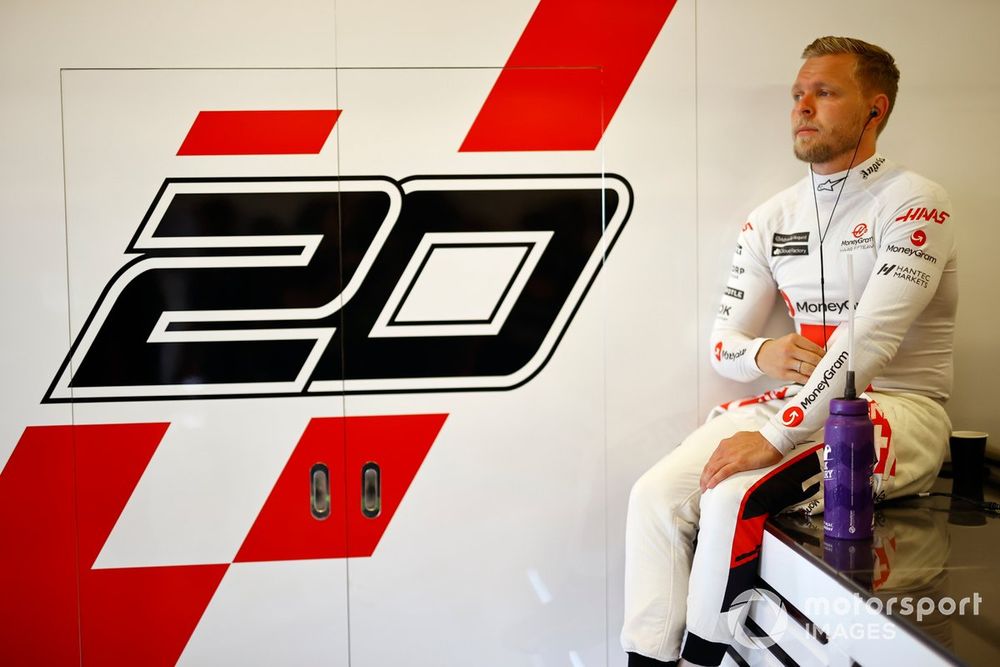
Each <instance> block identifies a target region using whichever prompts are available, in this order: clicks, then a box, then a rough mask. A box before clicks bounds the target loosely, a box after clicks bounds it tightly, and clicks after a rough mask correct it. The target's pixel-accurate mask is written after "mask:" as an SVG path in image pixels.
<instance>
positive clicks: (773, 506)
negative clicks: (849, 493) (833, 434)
mask: <svg viewBox="0 0 1000 667" xmlns="http://www.w3.org/2000/svg"><path fill="white" fill-rule="evenodd" d="M821 455H822V446H821V445H817V444H814V445H803V446H800V447H797V448H796V449H794V450H792V451H791V452H789V453H788V454H787V455H786V456H785V457H784V458H783V459H782V460H781V462H779V463H778V464H776V465H775V466H772V467H771V468H766V469H761V470H752V471H748V472H743V473H738V474H736V475H733V476H732V477H729V478H727V479H725V480H723V481H722V482H721V483H720V484H719V485H717V486H716V487H715V488H714V489H710V490H708V491H706V492H705V493H704V494H702V496H701V503H700V510H701V512H700V513H701V530H700V532H699V534H698V548H697V550H696V551H695V554H694V562H693V564H692V568H691V575H690V588H689V593H688V599H687V630H688V636H687V639H686V641H685V643H684V651H683V657H684V659H685V660H688V661H690V662H692V663H694V664H698V665H718V664H719V663H720V662H721V661H722V657H723V654H724V653H725V650H726V647H727V646H728V645H729V644H730V643H731V642H732V639H733V632H732V629H731V628H730V627H729V624H728V623H727V619H726V616H725V612H726V611H728V609H729V607H730V606H731V605H732V603H733V600H734V599H735V598H736V597H737V596H739V595H740V594H741V593H743V592H745V591H747V590H750V589H751V588H753V587H754V584H755V583H756V581H757V573H758V569H759V567H758V566H759V563H758V558H759V556H760V545H761V541H762V540H763V535H764V522H765V521H766V520H767V517H768V516H770V515H772V514H776V513H778V512H780V511H781V510H783V509H785V508H786V507H789V506H791V505H795V504H799V503H802V502H805V501H806V500H808V499H809V498H810V497H812V496H814V495H817V494H818V493H820V490H821V487H822V467H821V460H820V457H821Z"/></svg>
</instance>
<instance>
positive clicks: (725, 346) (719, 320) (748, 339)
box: [710, 217, 777, 382]
mask: <svg viewBox="0 0 1000 667" xmlns="http://www.w3.org/2000/svg"><path fill="white" fill-rule="evenodd" d="M762 239H763V236H762V233H761V228H760V225H759V224H758V223H757V222H756V221H755V220H754V218H753V217H751V219H750V220H749V221H748V222H746V223H745V224H744V225H743V230H742V231H741V232H740V236H739V239H738V241H737V244H736V250H735V252H734V253H733V263H732V266H731V267H730V269H729V276H728V280H727V282H726V287H725V289H724V290H723V292H722V299H721V302H720V304H719V310H718V312H717V313H716V316H715V323H714V325H713V326H712V335H711V338H710V345H711V350H710V352H711V363H712V368H714V369H715V370H716V371H717V372H718V373H719V374H720V375H722V376H724V377H727V378H730V379H732V380H739V381H741V382H750V381H752V380H756V379H757V378H759V377H761V376H762V375H763V372H761V370H760V369H759V368H758V367H757V362H756V357H757V352H758V351H759V350H760V346H761V345H763V344H764V342H765V341H767V340H768V339H767V338H760V337H759V336H758V334H759V333H760V331H761V330H762V329H763V327H764V324H765V322H766V321H767V318H768V315H769V314H770V312H771V308H772V307H773V306H774V295H775V290H776V289H777V287H776V286H775V283H774V278H773V277H772V275H771V268H770V266H769V265H768V263H767V261H766V255H765V254H764V248H763V243H762Z"/></svg>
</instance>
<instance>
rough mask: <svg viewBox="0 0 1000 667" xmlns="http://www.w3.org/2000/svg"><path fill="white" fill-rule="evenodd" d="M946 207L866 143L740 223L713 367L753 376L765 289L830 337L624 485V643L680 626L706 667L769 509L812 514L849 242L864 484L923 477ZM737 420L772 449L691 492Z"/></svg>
mask: <svg viewBox="0 0 1000 667" xmlns="http://www.w3.org/2000/svg"><path fill="white" fill-rule="evenodd" d="M845 176H846V180H845ZM841 187H843V193H842V194H841V196H840V201H839V203H837V204H836V209H835V214H834V216H833V218H832V221H831V222H829V226H827V223H828V221H830V220H831V217H830V216H831V211H832V210H833V209H834V205H835V204H834V203H835V201H836V199H837V196H838V193H839V190H840V188H841ZM814 189H815V196H816V199H815V200H814V197H813V195H814ZM817 208H818V213H817V210H816V209H817ZM950 210H951V207H950V202H949V201H948V197H947V194H946V193H945V192H944V190H943V189H942V188H941V187H940V186H938V185H937V184H935V183H933V182H931V181H928V180H927V179H925V178H923V177H921V176H919V175H917V174H914V173H913V172H910V171H907V170H905V169H903V168H901V167H899V166H897V165H895V164H893V163H892V162H889V161H888V160H886V159H885V158H884V157H882V156H881V155H878V154H876V155H874V156H872V157H871V158H870V159H868V160H866V161H865V162H863V163H861V164H859V165H857V166H855V167H854V168H853V169H851V170H850V173H849V175H848V174H847V173H845V172H841V173H838V174H833V175H829V176H819V175H807V176H806V177H805V178H804V179H803V180H801V181H799V182H798V183H796V184H795V185H794V186H792V187H791V188H789V189H787V190H785V191H783V192H781V193H779V194H778V195H776V196H775V197H773V198H771V199H770V200H769V201H767V202H766V203H765V204H763V205H762V206H760V207H759V208H757V209H756V210H755V211H754V212H753V213H752V214H751V215H750V217H749V219H748V220H747V221H746V223H744V225H743V227H742V231H741V233H740V236H739V240H738V243H737V246H736V252H735V255H734V256H733V265H732V269H731V274H730V277H729V281H728V284H727V286H726V288H725V292H724V294H723V297H722V302H721V305H720V308H719V313H718V316H717V318H716V321H715V326H714V328H713V331H712V339H711V346H712V349H711V354H712V365H713V367H714V368H715V369H716V370H717V371H718V372H719V373H721V374H722V375H724V376H726V377H729V378H733V379H737V380H743V381H750V380H755V379H757V378H759V377H761V376H762V375H763V373H762V372H761V371H760V369H759V368H758V367H757V365H756V361H755V359H756V355H757V352H758V350H759V349H760V346H761V345H762V344H763V343H764V342H765V340H767V339H765V338H760V337H758V334H759V332H760V330H761V329H762V328H763V326H764V323H765V321H766V320H767V318H768V316H769V314H770V311H771V307H772V305H773V303H774V293H775V290H779V291H780V293H781V295H782V297H783V298H784V300H785V303H786V305H787V307H788V311H789V314H790V315H791V316H792V318H793V319H794V321H795V327H796V330H797V331H798V332H799V333H800V334H802V335H803V336H805V337H807V338H810V339H811V340H813V341H814V342H816V343H818V344H820V345H822V344H823V342H824V338H828V342H827V352H826V354H825V355H824V357H823V359H822V361H821V362H820V364H819V366H818V367H817V368H816V369H815V371H813V373H812V375H811V376H810V378H809V381H808V382H807V383H806V384H805V385H804V386H799V385H792V386H789V387H784V388H781V389H778V390H776V391H771V392H767V393H766V394H763V395H762V396H758V397H754V398H750V399H745V400H742V401H733V402H730V403H727V404H723V405H721V406H719V407H718V408H716V409H715V410H713V412H712V414H711V415H710V417H709V420H708V421H707V422H706V423H705V424H704V425H703V426H702V427H700V428H699V429H698V430H696V431H695V432H694V433H692V434H691V435H690V436H689V437H688V438H687V439H685V440H684V442H683V443H681V444H680V445H679V446H678V447H677V448H676V449H675V450H674V451H672V452H671V453H670V454H669V455H667V456H666V457H665V458H664V459H663V460H661V461H660V462H659V463H657V464H656V465H655V466H653V467H652V468H651V469H650V470H649V471H648V472H647V473H646V474H645V475H643V476H642V477H641V478H640V479H639V481H638V482H636V484H635V487H634V488H633V490H632V494H631V496H630V498H629V508H628V520H627V526H626V558H625V624H624V627H623V629H622V645H623V647H624V648H625V650H626V651H628V652H631V653H637V654H640V655H643V656H647V657H651V658H654V659H657V660H663V661H670V660H676V659H677V658H678V656H679V655H680V653H681V641H682V638H683V637H684V635H685V630H687V638H686V640H685V642H684V651H683V655H684V657H685V658H686V659H688V660H690V661H691V662H694V663H697V664H706V665H707V664H718V661H720V660H721V658H722V652H723V651H724V650H725V646H726V645H728V644H729V643H730V642H731V641H732V631H731V629H730V628H729V627H728V623H727V616H726V615H725V613H724V612H725V611H726V610H728V609H729V606H730V604H731V603H732V602H733V600H734V599H735V598H736V597H737V596H738V595H739V594H740V593H742V592H744V591H746V590H748V589H749V588H752V587H753V584H754V581H755V579H756V573H757V565H758V564H757V558H758V556H759V552H760V544H761V540H762V537H763V529H764V522H765V520H766V518H767V516H768V515H770V514H774V513H777V512H780V511H782V510H789V509H799V510H804V511H808V512H819V511H822V483H821V482H822V461H821V455H822V442H821V441H822V437H823V436H822V429H823V424H824V422H825V420H826V418H827V415H828V412H829V403H830V400H831V399H832V398H836V397H839V396H842V395H843V393H844V388H845V384H846V370H847V357H848V340H847V338H848V337H847V326H846V322H847V313H848V308H847V302H848V285H847V256H848V254H850V255H851V256H852V258H853V275H854V294H855V295H859V298H858V301H857V304H856V309H855V345H854V357H855V358H854V359H853V362H852V364H851V366H852V367H853V369H854V371H855V373H856V384H857V386H858V388H859V390H860V389H863V388H865V387H867V391H866V392H865V394H864V397H865V398H867V399H868V400H869V412H870V414H871V416H872V420H873V422H874V423H875V447H876V450H877V452H876V453H877V455H878V463H877V464H876V467H875V493H876V497H877V498H878V499H881V498H885V497H893V496H899V495H906V494H909V493H914V492H918V491H924V490H927V489H928V488H930V485H931V483H932V482H933V479H934V477H935V476H936V475H937V472H938V469H939V468H940V465H941V461H942V458H943V456H944V451H945V446H946V443H947V441H948V435H949V433H950V430H951V424H950V422H949V420H948V417H947V415H946V414H945V412H944V409H943V408H942V407H941V405H942V403H943V402H944V401H945V400H946V399H947V398H948V396H949V394H950V392H951V385H952V356H951V352H952V337H953V332H954V321H955V310H956V305H957V290H958V282H957V272H956V265H957V258H956V250H955V243H954V235H953V232H952V224H953V223H952V221H951V219H950V215H951V214H950V212H949V211H950ZM817 217H818V218H819V227H820V228H821V229H822V230H823V233H822V234H820V232H819V230H817ZM821 245H822V253H823V256H822V257H823V273H824V274H825V299H824V298H823V295H822V294H821V289H820V248H821ZM824 311H825V315H826V328H825V329H824V325H823V314H824ZM841 324H843V325H844V326H840V325H841ZM737 431H760V433H761V434H762V435H763V436H764V437H765V438H766V439H767V440H768V442H770V443H771V444H772V445H774V447H775V448H777V449H778V450H779V451H780V452H781V453H782V454H783V455H784V457H783V458H782V460H781V461H780V462H779V463H778V464H777V465H775V466H772V467H770V468H764V469H760V470H753V471H748V472H743V473H738V474H736V475H733V476H732V477H730V478H728V479H726V480H724V481H723V482H721V483H720V484H718V485H717V486H716V487H715V488H714V489H711V490H708V491H706V492H705V493H701V491H700V489H699V479H700V476H701V472H702V469H703V467H704V466H705V464H706V463H707V462H708V459H709V457H710V456H711V455H712V453H713V452H714V450H715V448H716V447H717V446H718V444H719V442H720V441H721V440H723V439H725V438H727V437H729V436H731V435H732V434H734V433H735V432H737ZM699 529H700V530H699ZM696 535H697V549H695V547H694V541H695V536H696Z"/></svg>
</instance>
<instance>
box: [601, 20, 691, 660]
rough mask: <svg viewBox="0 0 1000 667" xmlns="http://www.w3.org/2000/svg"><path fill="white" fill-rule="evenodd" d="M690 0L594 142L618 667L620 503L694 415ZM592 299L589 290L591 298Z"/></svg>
mask: <svg viewBox="0 0 1000 667" xmlns="http://www.w3.org/2000/svg"><path fill="white" fill-rule="evenodd" d="M695 10H696V6H695V3H692V2H678V3H677V5H676V6H675V7H674V10H673V11H672V12H671V14H670V17H669V18H668V19H667V22H666V25H665V26H664V27H663V30H662V31H661V32H660V35H659V36H658V37H657V39H656V42H655V43H654V44H653V47H652V49H651V50H650V52H649V55H647V57H646V60H645V61H644V62H643V64H642V67H641V68H640V69H639V71H638V73H637V75H636V77H635V80H634V81H633V82H632V85H631V87H630V88H629V91H628V93H627V94H626V95H625V97H624V99H623V100H622V103H621V106H620V107H619V108H618V110H617V112H616V113H615V116H614V118H613V119H612V120H611V123H610V124H609V126H608V129H607V131H606V132H605V135H604V138H603V140H602V143H601V145H602V147H603V149H604V156H605V162H606V169H607V170H608V171H609V172H613V173H617V174H621V175H622V176H624V177H625V178H627V179H628V180H629V182H630V183H631V185H632V188H633V190H634V192H635V206H634V208H633V211H632V217H631V218H630V220H629V223H628V227H627V228H626V230H625V233H623V234H622V237H621V238H620V239H619V241H618V243H617V245H616V246H615V249H614V252H613V253H612V256H611V260H610V261H609V262H608V264H607V266H606V267H605V270H606V271H607V273H606V275H605V276H604V279H605V282H604V283H602V284H601V285H600V288H601V293H600V295H601V298H602V300H603V302H604V305H603V307H604V312H605V313H606V316H605V317H606V323H605V330H604V336H605V341H606V342H605V347H606V350H607V376H606V379H605V383H606V395H605V401H606V405H607V411H608V414H607V420H608V426H607V429H608V430H607V451H608V454H607V464H606V465H607V473H606V474H607V500H606V502H607V508H608V509H607V516H608V528H607V530H608V565H607V571H608V620H607V635H608V640H607V643H608V659H607V660H608V662H607V664H608V665H613V666H617V665H624V664H625V657H624V653H623V652H622V650H621V646H620V643H619V634H620V633H621V627H622V618H623V613H624V612H623V593H622V587H623V576H624V575H623V568H624V551H625V550H624V541H625V509H626V506H627V503H628V493H629V490H630V489H631V487H632V484H633V483H634V482H635V480H636V479H637V478H638V477H639V475H641V474H642V473H643V472H645V471H646V469H648V468H649V467H650V466H651V465H653V463H655V462H656V461H658V460H659V459H660V458H662V457H663V456H665V455H666V454H667V453H669V452H670V451H671V450H672V449H673V448H674V447H676V446H677V445H678V444H679V443H680V442H681V440H682V439H683V438H684V437H685V436H686V435H687V434H688V433H690V432H691V431H692V430H693V429H694V428H695V427H696V426H697V425H698V424H699V423H700V422H701V420H702V419H704V414H702V413H701V412H700V411H699V410H698V384H697V378H698V369H699V368H701V367H702V366H703V365H707V355H706V356H705V358H704V359H703V358H701V357H700V356H698V355H697V354H696V351H697V346H698V344H699V342H700V341H699V339H698V326H697V313H698V303H699V298H700V297H703V295H702V293H701V292H700V289H699V285H698V281H697V276H698V263H697V259H698V258H697V255H696V253H695V252H693V250H694V248H696V247H697V243H698V238H699V234H700V233H701V232H700V229H699V226H698V209H697V206H696V200H695V196H694V194H695V191H696V185H697V181H696V177H697V164H698V160H697V153H696V151H695V148H696V146H695V128H696V127H697V119H696V107H695V97H694V95H695V71H696V70H695V60H694V58H695V39H694V37H695V35H694V30H695V18H696V16H695V14H696V11H695ZM595 296H597V295H595Z"/></svg>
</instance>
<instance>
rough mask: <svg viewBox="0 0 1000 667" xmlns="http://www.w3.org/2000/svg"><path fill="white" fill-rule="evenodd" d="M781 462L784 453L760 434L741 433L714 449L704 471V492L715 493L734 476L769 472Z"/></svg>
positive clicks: (702, 472) (756, 432)
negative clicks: (708, 490) (756, 471)
mask: <svg viewBox="0 0 1000 667" xmlns="http://www.w3.org/2000/svg"><path fill="white" fill-rule="evenodd" d="M780 460H781V452H779V451H778V450H777V449H775V448H774V446H773V445H772V444H771V443H770V442H768V441H767V439H766V438H765V437H764V436H762V435H761V434H760V432H759V431H739V432H738V433H736V434H735V435H733V437H731V438H726V439H725V440H723V441H722V442H720V443H719V446H718V447H716V448H715V451H714V452H713V453H712V458H710V459H709V460H708V463H706V464H705V468H704V469H703V470H702V471H701V482H700V486H701V490H702V491H704V490H705V489H714V488H715V485H716V484H718V483H719V482H721V481H722V480H724V479H725V478H727V477H729V476H730V475H733V474H735V473H738V472H743V471H744V470H756V469H757V468H766V467H767V466H770V465H774V464H775V463H777V462H778V461H780Z"/></svg>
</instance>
